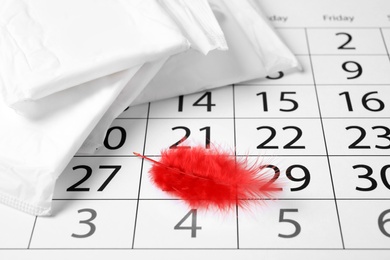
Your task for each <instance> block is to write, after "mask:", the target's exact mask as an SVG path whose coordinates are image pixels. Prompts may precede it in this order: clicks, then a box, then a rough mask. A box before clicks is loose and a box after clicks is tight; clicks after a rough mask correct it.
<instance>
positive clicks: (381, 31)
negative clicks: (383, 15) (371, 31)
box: [379, 28, 390, 61]
mask: <svg viewBox="0 0 390 260" xmlns="http://www.w3.org/2000/svg"><path fill="white" fill-rule="evenodd" d="M379 32H380V34H381V37H382V40H383V45H384V47H385V50H386V53H387V57H388V58H389V61H390V54H389V49H388V48H387V44H386V40H385V36H384V35H383V29H382V28H379Z"/></svg>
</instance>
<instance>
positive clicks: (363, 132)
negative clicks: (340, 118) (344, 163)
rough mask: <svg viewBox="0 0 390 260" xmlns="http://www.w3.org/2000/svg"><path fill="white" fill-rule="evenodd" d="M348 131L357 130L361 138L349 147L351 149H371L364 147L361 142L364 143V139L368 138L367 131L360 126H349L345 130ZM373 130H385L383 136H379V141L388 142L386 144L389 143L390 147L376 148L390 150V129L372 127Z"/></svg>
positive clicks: (376, 146) (380, 146)
mask: <svg viewBox="0 0 390 260" xmlns="http://www.w3.org/2000/svg"><path fill="white" fill-rule="evenodd" d="M345 129H346V130H353V129H356V130H358V131H359V132H360V136H359V137H358V138H357V139H356V140H355V141H354V142H353V143H352V144H350V145H349V146H348V148H349V149H371V146H370V145H362V144H360V143H361V142H363V141H364V138H365V137H366V135H367V133H366V130H365V129H364V128H363V127H360V126H347V127H346V128H345ZM371 129H372V130H383V131H382V132H384V133H383V134H379V135H377V137H378V139H380V140H387V141H386V142H387V143H389V144H388V145H386V146H384V145H378V144H377V145H375V148H378V149H389V148H390V129H389V128H388V127H386V126H373V127H371Z"/></svg>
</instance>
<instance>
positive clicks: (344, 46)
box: [336, 32, 356, 50]
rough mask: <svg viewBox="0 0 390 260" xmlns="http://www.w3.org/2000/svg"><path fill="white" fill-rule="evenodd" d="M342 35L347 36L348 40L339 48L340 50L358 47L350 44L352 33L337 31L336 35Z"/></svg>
mask: <svg viewBox="0 0 390 260" xmlns="http://www.w3.org/2000/svg"><path fill="white" fill-rule="evenodd" d="M340 35H342V36H341V37H345V38H346V40H345V41H344V42H343V44H341V45H340V46H339V47H338V48H337V49H339V50H355V49H356V48H355V47H352V46H351V44H350V43H351V41H352V35H350V34H349V33H346V32H339V33H336V36H340Z"/></svg>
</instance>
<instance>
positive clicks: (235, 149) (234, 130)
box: [232, 84, 240, 249]
mask: <svg viewBox="0 0 390 260" xmlns="http://www.w3.org/2000/svg"><path fill="white" fill-rule="evenodd" d="M232 104H233V144H234V159H235V160H236V158H237V148H236V147H237V136H236V134H237V130H236V97H235V86H234V84H232ZM236 244H237V249H240V226H239V221H238V205H237V204H236Z"/></svg>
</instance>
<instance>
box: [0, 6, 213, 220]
mask: <svg viewBox="0 0 390 260" xmlns="http://www.w3.org/2000/svg"><path fill="white" fill-rule="evenodd" d="M53 2H56V3H57V2H60V4H59V5H60V7H58V6H57V5H55V4H54V3H53ZM80 2H82V3H81V4H78V3H79V1H77V3H76V1H52V0H33V1H28V0H25V1H15V2H14V1H5V2H4V1H3V2H1V5H2V6H1V8H0V10H1V12H2V15H3V16H1V19H2V20H1V27H0V33H1V37H0V39H1V40H0V41H1V42H2V43H6V44H4V45H3V44H1V45H0V49H1V53H2V54H6V55H5V57H6V59H4V60H1V61H0V64H1V65H0V66H1V70H0V76H1V77H0V78H1V81H0V83H1V85H0V87H1V93H2V98H3V99H4V100H3V101H0V120H1V122H2V127H1V128H0V201H1V202H2V203H5V204H7V205H10V206H12V207H15V208H18V209H20V210H23V211H25V212H27V213H30V214H34V215H48V214H50V210H51V200H52V194H53V189H54V186H55V181H56V179H57V178H58V176H59V175H60V173H61V172H62V171H63V169H64V168H65V166H66V165H67V164H68V163H69V161H70V160H71V158H72V157H73V155H74V154H75V153H76V152H77V150H78V149H79V147H80V146H81V144H82V143H83V141H84V140H85V139H86V138H87V136H88V135H89V134H90V132H91V131H92V130H93V128H94V127H95V126H96V125H97V124H98V123H99V122H104V120H103V121H102V120H101V119H102V117H104V116H105V115H109V114H111V113H110V107H112V106H113V104H115V105H121V106H122V105H123V101H122V102H116V103H114V101H120V100H122V99H124V100H126V101H127V100H131V99H132V98H135V97H132V96H133V95H134V93H137V91H138V92H139V91H140V90H137V86H135V88H134V90H133V91H134V92H133V91H132V90H131V89H125V86H127V83H129V82H131V79H132V78H133V77H134V75H136V73H137V72H139V71H140V70H141V68H142V70H143V71H146V72H147V71H149V70H151V71H152V72H153V70H155V69H154V68H155V67H156V66H157V68H159V67H160V65H159V64H162V63H164V61H165V60H166V59H167V58H168V57H169V56H170V55H172V54H175V53H178V52H182V51H185V50H187V49H188V48H189V47H190V42H191V41H190V39H187V38H186V37H185V36H184V34H183V32H182V31H183V29H182V28H180V27H179V26H178V25H177V24H176V22H175V21H174V20H173V19H171V17H170V16H169V15H168V13H167V12H166V11H165V10H164V8H163V7H161V6H160V5H159V4H158V2H157V1H154V0H142V1H114V0H108V1H106V0H94V1H92V2H93V3H92V2H91V1H80ZM203 3H204V4H207V2H203ZM46 4H47V5H46ZM207 5H208V4H207ZM91 6H94V7H95V6H97V7H96V8H97V10H99V13H97V10H94V11H91V10H89V9H90V8H91ZM71 9H77V10H76V11H75V13H73V12H72V11H71ZM62 11H64V13H65V14H67V15H64V14H63V13H62ZM89 13H92V14H91V17H90V16H89ZM81 14H84V15H83V16H82V15H81ZM86 14H88V16H87V15H86ZM18 16H22V18H23V19H27V18H28V19H29V20H28V21H26V22H21V21H19V20H18V19H19V18H17V17H18ZM36 16H38V17H39V19H38V18H37V17H36ZM57 16H59V18H58V19H57ZM73 16H75V17H73ZM118 16H119V17H121V18H118ZM45 17H46V19H47V20H44V18H45ZM49 18H51V20H50V19H49ZM87 18H88V19H87ZM15 19H16V20H15ZM23 19H22V21H23ZM62 19H65V20H66V21H62ZM118 19H122V20H118ZM212 19H215V18H214V17H213V16H212ZM93 20H96V21H93ZM102 20H107V21H109V22H107V23H108V24H106V25H105V23H104V22H102ZM83 21H86V22H85V23H87V25H85V24H83ZM113 21H116V22H113ZM67 23H71V24H72V25H73V27H72V26H70V25H67ZM117 23H118V26H116V24H117ZM56 24H57V27H58V28H57V27H55V25H56ZM11 25H12V26H13V27H16V28H17V30H16V29H14V30H11V31H12V33H10V32H9V28H10V26H11ZM30 25H31V26H35V27H34V28H37V26H38V27H39V29H37V30H36V31H34V30H35V29H34V28H33V29H34V30H32V31H30V29H31V27H30ZM127 25H128V26H127ZM45 26H46V27H45ZM64 26H65V27H66V28H63V27H64ZM105 26H106V27H105ZM101 27H103V28H101ZM118 27H119V28H118ZM44 28H47V29H44ZM73 30H75V31H73ZM111 30H113V31H116V32H110V31H111ZM68 33H69V35H68V37H70V38H69V39H67V37H66V36H64V35H66V34H68ZM26 34H31V35H28V37H27V38H23V37H24V36H25V35H26ZM53 35H54V36H53ZM76 36H77V37H76ZM15 37H16V38H18V37H19V38H18V39H19V40H18V42H17V41H14V38H15ZM58 37H59V38H60V39H58ZM106 37H107V38H108V39H109V40H104V39H103V38H106ZM52 38H53V39H52ZM80 38H82V39H80ZM100 38H101V39H100ZM30 39H31V41H30ZM91 39H94V40H91ZM38 40H39V41H41V42H40V43H36V41H38ZM62 40H63V41H62ZM99 40H102V41H103V42H99ZM95 41H96V42H95ZM117 42H121V43H117ZM92 45H93V46H92ZM20 46H24V48H21V47H20ZM34 48H35V49H34ZM48 51H50V53H51V55H49V56H45V55H46V54H42V52H43V53H47V52H48ZM29 55H30V56H29ZM61 55H62V56H61ZM53 57H55V60H56V61H57V62H56V63H53V64H52V65H50V66H49V65H48V66H43V65H42V64H44V63H45V62H49V61H51V60H52V58H53ZM37 59H41V60H42V61H41V62H38V61H37ZM32 61H34V62H32ZM72 65H73V67H72ZM42 66H43V67H42ZM113 72H114V73H113ZM147 74H148V73H146V74H145V73H144V72H142V73H139V74H138V75H139V76H138V78H139V79H141V80H143V78H142V75H147ZM149 74H150V73H149ZM154 74H155V73H154V72H153V73H151V75H154ZM91 79H92V80H91ZM30 83H31V84H30ZM78 83H80V84H78ZM75 84H78V85H75ZM120 93H121V96H120V95H119V94H120ZM126 93H127V94H126ZM8 105H11V107H12V108H10V107H9V106H8ZM15 110H16V111H15ZM114 110H116V109H114ZM109 118H110V119H111V117H109ZM103 119H104V118H103Z"/></svg>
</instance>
